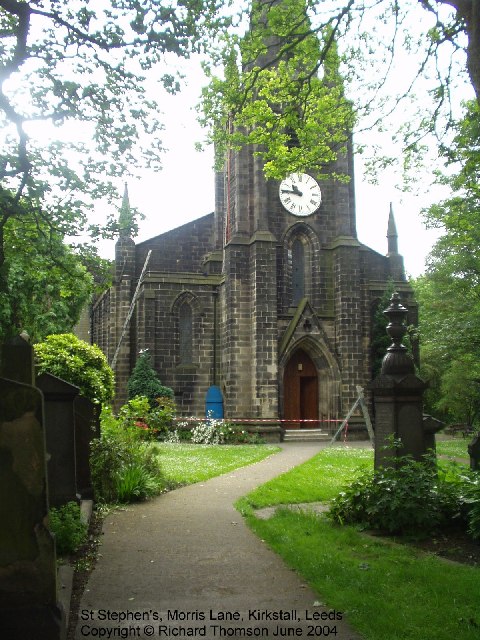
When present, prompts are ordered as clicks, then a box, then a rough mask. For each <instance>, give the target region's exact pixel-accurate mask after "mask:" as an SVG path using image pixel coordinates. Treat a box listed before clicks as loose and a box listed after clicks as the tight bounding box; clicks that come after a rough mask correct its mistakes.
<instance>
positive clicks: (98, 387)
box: [34, 333, 115, 404]
mask: <svg viewBox="0 0 480 640" xmlns="http://www.w3.org/2000/svg"><path fill="white" fill-rule="evenodd" d="M34 349H35V357H36V363H37V365H38V371H39V373H44V372H46V373H51V374H52V375H54V376H58V377H59V378H62V379H63V380H66V381H67V382H70V384H73V385H75V386H77V387H79V388H80V392H81V393H82V395H84V396H85V397H86V398H89V399H90V400H91V401H92V402H95V403H96V404H105V403H109V402H111V400H112V398H113V395H114V390H115V383H114V375H113V371H112V369H111V368H110V367H109V366H108V363H107V359H106V358H105V356H104V354H103V353H102V352H101V351H100V349H99V348H98V347H97V346H96V345H91V344H88V343H87V342H84V341H83V340H80V339H79V338H77V336H75V335H73V333H61V334H54V335H50V336H48V337H47V338H46V339H45V341H44V342H41V343H39V344H36V345H34Z"/></svg>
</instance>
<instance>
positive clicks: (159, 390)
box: [127, 351, 173, 408]
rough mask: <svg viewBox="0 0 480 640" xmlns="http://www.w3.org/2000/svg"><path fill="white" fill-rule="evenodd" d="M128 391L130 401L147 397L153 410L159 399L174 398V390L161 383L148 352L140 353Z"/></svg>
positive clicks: (129, 381)
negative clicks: (139, 397)
mask: <svg viewBox="0 0 480 640" xmlns="http://www.w3.org/2000/svg"><path fill="white" fill-rule="evenodd" d="M127 390H128V399H129V400H132V399H133V398H135V397H136V396H145V397H146V398H148V400H149V402H150V406H151V407H152V408H153V407H155V406H156V399H157V398H160V397H163V398H165V397H166V398H173V390H172V389H170V387H165V386H163V384H162V383H161V382H160V380H159V378H158V375H157V373H156V371H155V369H154V368H153V365H152V358H151V356H150V354H149V353H148V351H143V352H141V353H140V356H139V357H138V359H137V362H136V364H135V367H134V369H133V371H132V375H131V376H130V378H129V380H128V385H127Z"/></svg>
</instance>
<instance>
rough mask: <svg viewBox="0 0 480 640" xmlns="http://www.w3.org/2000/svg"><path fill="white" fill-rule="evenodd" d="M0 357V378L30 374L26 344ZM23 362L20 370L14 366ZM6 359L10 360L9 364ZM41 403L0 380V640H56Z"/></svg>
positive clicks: (57, 611)
mask: <svg viewBox="0 0 480 640" xmlns="http://www.w3.org/2000/svg"><path fill="white" fill-rule="evenodd" d="M24 342H25V341H24ZM16 346H18V350H17V349H16V348H15V345H13V347H14V348H12V344H9V345H8V348H6V349H4V350H2V371H3V372H4V373H5V372H8V373H9V375H16V374H15V371H17V373H18V375H19V376H20V377H23V378H24V379H25V378H27V377H28V376H29V375H30V374H29V372H30V371H33V364H32V363H33V354H32V350H31V348H30V346H29V345H28V343H25V344H23V343H19V344H17V345H16ZM25 357H26V358H27V359H28V360H29V361H28V362H22V363H21V364H20V363H19V359H20V358H25ZM12 359H13V360H12ZM47 523H48V497H47V477H46V464H45V433H44V428H43V399H42V394H41V392H40V391H39V390H38V389H36V388H35V387H33V386H32V385H31V384H24V383H22V382H17V381H15V380H11V379H6V378H4V377H2V378H0V630H1V634H0V635H1V638H2V640H20V639H21V640H62V639H63V638H64V637H65V634H66V629H65V616H64V613H63V609H62V608H61V606H60V605H59V604H58V602H57V585H56V557H55V546H54V541H53V537H52V535H51V533H50V531H49V530H48V528H47Z"/></svg>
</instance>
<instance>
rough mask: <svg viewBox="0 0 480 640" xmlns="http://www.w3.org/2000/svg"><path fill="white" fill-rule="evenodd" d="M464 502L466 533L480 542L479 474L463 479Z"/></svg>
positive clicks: (472, 474)
mask: <svg viewBox="0 0 480 640" xmlns="http://www.w3.org/2000/svg"><path fill="white" fill-rule="evenodd" d="M463 489H464V501H465V504H466V508H467V516H466V519H467V523H468V533H469V534H470V535H471V536H472V538H473V539H474V540H480V473H478V472H476V473H475V472H474V473H471V474H470V475H468V476H464V477H463Z"/></svg>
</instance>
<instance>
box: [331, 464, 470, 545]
mask: <svg viewBox="0 0 480 640" xmlns="http://www.w3.org/2000/svg"><path fill="white" fill-rule="evenodd" d="M460 503H461V500H460V493H459V491H458V486H456V485H455V484H454V483H449V482H447V481H446V480H445V478H443V477H441V476H439V475H438V473H437V469H436V467H435V464H434V461H433V460H431V459H427V460H425V461H423V462H418V461H415V460H413V459H411V458H408V457H406V458H402V459H401V464H400V465H399V467H398V468H394V467H388V468H385V469H378V470H376V471H375V472H374V473H373V474H372V473H364V474H363V475H361V476H360V477H359V478H357V479H356V480H355V481H354V482H353V483H352V484H351V485H350V486H349V487H348V488H347V489H345V490H344V491H342V492H341V493H340V494H339V495H338V496H337V497H336V498H334V500H333V501H332V505H331V508H330V511H329V516H330V517H331V518H332V519H333V520H334V521H335V522H338V523H340V524H359V525H361V526H362V527H364V528H368V529H378V530H380V531H383V532H387V533H390V534H393V533H399V534H420V533H428V532H431V531H434V530H435V529H438V528H439V527H440V526H442V525H445V524H447V523H451V521H452V518H459V517H460V516H461V504H460Z"/></svg>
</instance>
